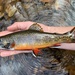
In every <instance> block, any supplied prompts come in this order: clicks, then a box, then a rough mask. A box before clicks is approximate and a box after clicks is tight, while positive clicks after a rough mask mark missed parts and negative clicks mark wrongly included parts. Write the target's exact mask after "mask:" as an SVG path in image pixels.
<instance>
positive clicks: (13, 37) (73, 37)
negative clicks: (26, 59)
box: [0, 23, 75, 55]
mask: <svg viewBox="0 0 75 75" xmlns="http://www.w3.org/2000/svg"><path fill="white" fill-rule="evenodd" d="M71 42H75V27H74V28H73V29H72V30H71V31H69V32H66V33H64V34H58V33H48V32H44V31H43V28H42V27H41V26H40V25H39V24H38V23H34V24H32V25H31V26H30V28H29V29H28V30H23V31H18V32H14V33H11V34H7V35H4V36H1V37H0V46H1V47H2V48H4V49H8V50H17V51H25V50H26V51H27V50H28V51H29V50H32V52H33V53H34V54H35V55H37V54H38V53H39V52H40V49H43V48H47V47H53V46H57V45H58V44H60V45H61V43H71Z"/></svg>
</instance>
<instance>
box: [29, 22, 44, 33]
mask: <svg viewBox="0 0 75 75" xmlns="http://www.w3.org/2000/svg"><path fill="white" fill-rule="evenodd" d="M29 29H30V30H37V31H41V32H43V29H42V27H41V26H40V25H39V24H37V23H34V24H32V25H31V26H30V27H29Z"/></svg>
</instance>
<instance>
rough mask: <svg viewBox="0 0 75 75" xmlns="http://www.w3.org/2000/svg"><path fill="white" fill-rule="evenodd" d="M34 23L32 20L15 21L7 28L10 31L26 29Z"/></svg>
mask: <svg viewBox="0 0 75 75" xmlns="http://www.w3.org/2000/svg"><path fill="white" fill-rule="evenodd" d="M32 24H33V22H30V21H27V22H15V23H14V24H12V25H11V26H9V27H7V30H9V31H17V30H26V29H28V28H29V27H30V26H31V25H32Z"/></svg>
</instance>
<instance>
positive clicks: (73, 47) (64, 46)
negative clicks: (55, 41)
mask: <svg viewBox="0 0 75 75" xmlns="http://www.w3.org/2000/svg"><path fill="white" fill-rule="evenodd" d="M52 48H59V49H66V50H75V43H61V45H60V46H57V47H52Z"/></svg>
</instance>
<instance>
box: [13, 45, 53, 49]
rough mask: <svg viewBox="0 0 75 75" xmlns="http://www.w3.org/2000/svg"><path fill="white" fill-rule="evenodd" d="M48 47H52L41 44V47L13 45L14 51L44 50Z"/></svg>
mask: <svg viewBox="0 0 75 75" xmlns="http://www.w3.org/2000/svg"><path fill="white" fill-rule="evenodd" d="M49 46H52V45H51V44H42V45H37V44H35V45H28V44H19V45H15V46H14V49H15V50H31V49H40V48H45V47H49Z"/></svg>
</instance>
